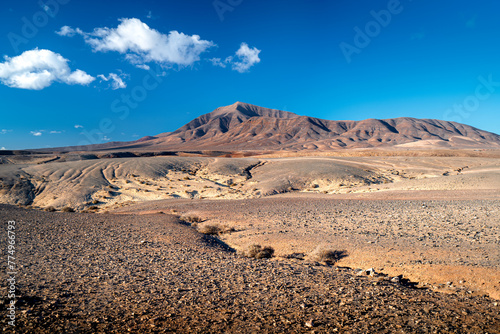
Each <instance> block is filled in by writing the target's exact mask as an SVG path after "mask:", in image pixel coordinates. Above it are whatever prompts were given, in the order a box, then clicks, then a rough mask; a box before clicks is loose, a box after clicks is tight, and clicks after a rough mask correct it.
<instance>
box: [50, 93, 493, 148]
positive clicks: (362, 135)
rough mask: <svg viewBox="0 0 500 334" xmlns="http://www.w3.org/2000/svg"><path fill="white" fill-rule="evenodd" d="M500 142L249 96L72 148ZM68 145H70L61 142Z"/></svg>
mask: <svg viewBox="0 0 500 334" xmlns="http://www.w3.org/2000/svg"><path fill="white" fill-rule="evenodd" d="M384 147H385V148H391V147H394V148H399V147H401V148H410V147H412V148H420V147H422V148H500V136H499V135H497V134H494V133H491V132H487V131H483V130H480V129H477V128H474V127H472V126H469V125H466V124H461V123H456V122H451V121H442V120H437V119H418V118H412V117H398V118H390V119H374V118H370V119H364V120H361V121H351V120H339V121H334V120H325V119H320V118H316V117H311V116H301V115H297V114H295V113H292V112H288V111H283V110H278V109H270V108H264V107H259V106H256V105H252V104H249V103H244V102H239V101H238V102H235V103H233V104H231V105H228V106H224V107H219V108H217V109H215V110H213V111H212V112H210V113H206V114H203V115H201V116H199V117H196V118H195V119H193V120H191V121H190V122H188V123H186V124H185V125H183V126H181V127H180V128H178V129H177V130H175V131H173V132H165V133H160V134H158V135H155V136H145V137H143V138H140V139H138V140H136V141H132V142H114V143H105V144H97V145H89V146H85V147H67V148H66V149H72V150H78V148H79V150H119V149H126V150H150V151H160V150H164V151H180V150H227V151H232V150H276V151H278V150H291V151H301V150H326V151H328V150H338V149H356V148H384ZM60 149H64V148H60Z"/></svg>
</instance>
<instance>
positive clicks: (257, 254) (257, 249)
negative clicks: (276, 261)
mask: <svg viewBox="0 0 500 334" xmlns="http://www.w3.org/2000/svg"><path fill="white" fill-rule="evenodd" d="M245 255H246V256H247V257H254V258H256V259H269V258H271V257H273V255H274V249H273V248H272V247H269V246H265V247H262V246H260V245H251V246H250V247H248V250H247V251H246V253H245Z"/></svg>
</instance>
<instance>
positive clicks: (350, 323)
mask: <svg viewBox="0 0 500 334" xmlns="http://www.w3.org/2000/svg"><path fill="white" fill-rule="evenodd" d="M0 216H1V219H2V221H6V220H15V221H16V222H17V224H16V244H17V254H16V256H17V259H18V260H17V261H18V262H17V266H18V270H17V276H16V294H18V296H19V297H18V302H17V309H16V312H17V313H16V328H15V332H16V333H90V332H92V333H124V332H132V333H171V332H178V333H222V332H224V333H284V332H287V333H336V332H339V333H373V332H378V333H395V332H405V333H408V332H412V333H431V332H439V333H486V332H487V333H499V332H500V331H499V328H500V316H499V312H498V311H499V306H498V303H497V302H496V301H494V300H491V299H488V298H485V297H477V296H473V295H470V294H467V295H463V296H462V295H446V294H440V293H436V292H433V291H431V290H429V289H415V288H411V287H407V286H405V285H406V284H407V283H406V282H405V281H404V280H403V281H401V282H400V283H398V282H391V281H390V279H391V278H390V277H381V276H379V277H377V275H374V276H373V277H370V276H364V275H363V276H358V275H356V274H355V273H354V271H352V270H349V269H343V268H339V267H335V266H329V265H325V264H321V263H317V262H310V263H306V262H304V261H301V260H295V259H270V260H266V259H260V260H259V259H249V258H245V257H241V256H238V255H237V254H236V253H235V252H234V251H232V250H231V249H229V248H227V247H226V246H224V245H222V244H220V243H218V242H217V240H216V239H213V238H211V237H207V236H204V235H200V234H199V233H197V232H196V231H195V229H193V228H192V227H188V226H186V225H183V224H181V222H180V221H179V220H178V219H177V218H175V217H174V216H171V215H166V214H156V215H107V214H85V213H58V212H41V211H36V210H24V209H18V208H15V207H12V206H7V205H0ZM6 235H7V234H6V233H2V234H1V237H0V244H2V245H5V244H6V242H7V239H6ZM5 261H6V257H5V256H2V258H1V260H0V262H1V263H0V265H1V266H2V267H4V268H5V265H6V263H5ZM1 275H2V276H1V279H2V281H4V282H5V280H6V279H7V277H6V273H5V271H2V274H1ZM6 289H7V288H6V287H5V286H4V285H2V291H1V296H2V299H0V302H1V304H2V305H3V307H5V306H6V303H7V302H8V299H6V297H5V296H6ZM3 321H4V322H3V323H2V326H3V328H4V331H5V332H13V330H12V328H10V327H9V326H8V325H7V324H6V322H5V320H3Z"/></svg>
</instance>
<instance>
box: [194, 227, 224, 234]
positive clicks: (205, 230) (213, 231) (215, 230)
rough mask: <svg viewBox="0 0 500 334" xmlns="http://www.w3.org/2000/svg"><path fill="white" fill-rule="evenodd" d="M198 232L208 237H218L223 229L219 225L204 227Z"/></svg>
mask: <svg viewBox="0 0 500 334" xmlns="http://www.w3.org/2000/svg"><path fill="white" fill-rule="evenodd" d="M198 232H200V233H203V234H208V235H218V234H219V233H220V232H221V228H220V226H218V225H203V226H201V227H200V228H199V229H198Z"/></svg>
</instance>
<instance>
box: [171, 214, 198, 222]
mask: <svg viewBox="0 0 500 334" xmlns="http://www.w3.org/2000/svg"><path fill="white" fill-rule="evenodd" d="M172 212H174V211H172ZM180 220H183V221H185V222H188V223H201V218H200V216H197V215H193V214H186V215H182V216H181V218H180Z"/></svg>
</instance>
